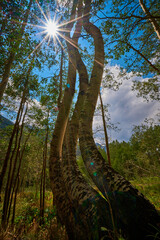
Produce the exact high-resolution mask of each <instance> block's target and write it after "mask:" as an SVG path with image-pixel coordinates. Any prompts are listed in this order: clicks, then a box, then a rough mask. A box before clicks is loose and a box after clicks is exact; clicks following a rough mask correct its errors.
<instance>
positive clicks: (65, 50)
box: [56, 35, 76, 69]
mask: <svg viewBox="0 0 160 240" xmlns="http://www.w3.org/2000/svg"><path fill="white" fill-rule="evenodd" d="M56 38H57V40H58V42H59V44H60V45H61V47H62V49H63V50H64V52H65V53H66V54H67V55H68V57H69V61H70V62H71V63H72V65H73V67H74V68H75V69H76V66H75V64H74V63H73V61H72V59H71V57H70V56H69V54H68V53H67V51H66V50H65V48H64V47H63V44H62V43H61V41H60V39H59V37H58V36H57V35H56Z"/></svg>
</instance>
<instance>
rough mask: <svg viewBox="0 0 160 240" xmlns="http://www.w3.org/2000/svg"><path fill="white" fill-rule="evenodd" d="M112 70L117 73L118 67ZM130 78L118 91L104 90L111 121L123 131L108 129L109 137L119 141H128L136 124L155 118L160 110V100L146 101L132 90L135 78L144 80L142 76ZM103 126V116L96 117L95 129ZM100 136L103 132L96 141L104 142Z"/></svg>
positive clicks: (96, 137) (104, 98)
mask: <svg viewBox="0 0 160 240" xmlns="http://www.w3.org/2000/svg"><path fill="white" fill-rule="evenodd" d="M110 70H111V71H112V72H113V74H114V73H116V74H115V76H118V75H117V69H116V71H115V67H110ZM129 78H130V79H129V80H125V81H123V83H122V85H121V86H120V87H119V90H118V91H113V90H111V89H104V88H103V90H102V100H103V104H105V105H107V104H110V107H109V114H110V116H111V122H112V123H117V122H119V123H120V125H119V126H118V127H119V128H120V129H121V131H120V132H115V131H113V130H112V131H110V130H109V131H108V135H109V139H110V141H112V140H116V139H117V140H118V141H123V140H124V141H128V140H129V138H130V137H131V134H132V132H131V131H132V129H133V126H134V125H140V124H141V123H143V122H144V120H145V118H155V116H156V114H157V113H158V111H159V110H160V104H159V102H158V101H152V102H146V101H145V100H144V99H143V98H142V97H141V98H138V97H136V95H137V92H136V91H132V90H131V86H132V81H133V80H136V79H137V80H141V81H142V80H143V79H142V78H140V77H136V76H133V75H132V76H131V74H130V76H129ZM98 125H101V126H102V120H101V117H98V118H97V117H95V118H94V121H93V131H95V129H96V126H98ZM100 136H103V133H101V134H96V135H95V141H98V142H100V141H101V143H102V140H100Z"/></svg>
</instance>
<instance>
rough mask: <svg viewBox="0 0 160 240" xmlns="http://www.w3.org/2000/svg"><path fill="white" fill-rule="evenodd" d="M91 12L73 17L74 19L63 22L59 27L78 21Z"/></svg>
mask: <svg viewBox="0 0 160 240" xmlns="http://www.w3.org/2000/svg"><path fill="white" fill-rule="evenodd" d="M89 14H90V13H86V14H84V15H83V16H81V17H77V18H74V19H72V20H70V21H67V22H64V23H61V24H60V25H59V27H62V26H65V25H68V24H69V23H72V22H76V21H78V20H80V19H82V18H84V17H86V16H87V15H89Z"/></svg>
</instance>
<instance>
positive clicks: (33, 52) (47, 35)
mask: <svg viewBox="0 0 160 240" xmlns="http://www.w3.org/2000/svg"><path fill="white" fill-rule="evenodd" d="M47 37H48V34H47V35H46V36H45V37H44V38H43V39H42V41H41V42H40V43H39V44H38V45H37V46H36V47H35V48H34V50H33V51H32V52H31V53H30V54H29V55H28V57H26V58H25V59H24V61H23V62H22V64H19V66H18V67H17V68H16V69H15V71H14V72H13V74H15V73H16V72H17V71H18V70H19V69H20V67H21V66H22V65H24V64H25V62H26V61H27V59H29V58H30V56H31V55H32V54H33V53H34V52H35V51H36V50H37V49H38V48H39V47H40V46H41V45H42V43H43V42H44V41H45V40H46V38H47ZM13 74H12V75H13Z"/></svg>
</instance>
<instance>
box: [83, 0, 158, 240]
mask: <svg viewBox="0 0 160 240" xmlns="http://www.w3.org/2000/svg"><path fill="white" fill-rule="evenodd" d="M89 2H90V1H89V0H86V5H87V6H88V7H89ZM84 27H85V30H86V32H87V33H88V34H90V35H91V36H92V37H93V38H94V45H95V60H94V67H93V70H92V75H91V79H90V84H89V88H88V90H87V93H86V97H85V101H84V106H83V110H82V112H81V121H80V132H79V141H80V149H81V153H82V157H83V159H84V162H85V165H86V167H87V170H88V172H89V174H90V176H91V178H92V180H93V181H94V183H95V184H96V186H97V187H98V189H99V190H100V191H101V193H102V194H103V196H104V197H105V198H106V199H107V200H108V202H109V203H110V206H111V209H112V212H113V216H115V224H116V228H117V229H121V232H122V234H123V236H124V237H126V238H127V239H154V237H155V235H156V234H157V232H158V230H157V229H158V228H159V223H160V217H159V215H158V213H157V211H156V209H155V208H154V206H153V205H152V204H151V203H150V202H149V201H148V200H147V199H146V198H145V197H144V196H143V195H142V194H141V193H139V192H138V190H137V189H135V188H134V187H133V186H132V185H131V184H130V183H129V182H128V181H127V180H125V179H124V178H123V177H122V176H121V175H120V174H118V173H117V172H116V171H114V170H113V169H112V168H111V167H109V165H107V164H106V162H105V160H104V159H103V157H102V156H101V154H100V152H99V151H98V149H97V147H96V144H95V142H94V139H93V134H92V121H93V115H94V110H95V107H96V102H97V98H98V94H99V88H100V83H101V79H102V74H103V63H104V49H103V39H102V35H101V33H100V31H99V29H98V28H97V27H96V26H94V25H93V24H92V23H90V22H89V19H88V18H86V19H85V24H84ZM91 165H92V168H91Z"/></svg>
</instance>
